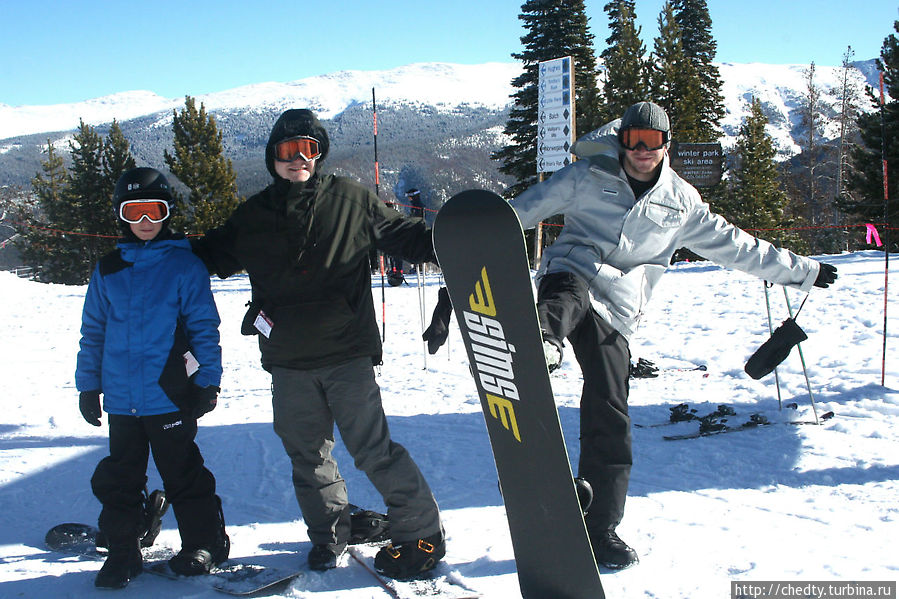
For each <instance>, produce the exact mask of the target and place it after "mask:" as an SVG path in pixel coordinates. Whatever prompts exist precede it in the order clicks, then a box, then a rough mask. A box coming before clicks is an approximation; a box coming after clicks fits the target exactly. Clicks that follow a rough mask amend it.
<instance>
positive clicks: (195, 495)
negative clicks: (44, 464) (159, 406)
mask: <svg viewBox="0 0 899 599" xmlns="http://www.w3.org/2000/svg"><path fill="white" fill-rule="evenodd" d="M196 436H197V421H196V419H194V418H191V417H189V416H186V415H184V414H183V413H182V412H172V413H169V414H160V415H158V416H141V417H136V416H122V415H117V414H109V456H107V457H105V458H103V459H102V460H101V461H100V463H99V464H98V465H97V468H96V470H95V471H94V475H93V477H92V478H91V487H92V489H93V491H94V495H96V497H97V499H99V500H100V503H102V504H103V510H102V511H101V512H100V518H99V527H100V530H102V531H103V532H104V533H105V534H106V536H107V538H109V540H110V543H115V542H117V541H126V540H131V539H134V538H136V537H137V536H138V534H139V533H140V532H141V531H140V528H141V525H142V519H143V495H142V491H143V490H144V486H145V485H146V484H147V462H148V459H149V454H150V450H151V449H152V450H153V461H154V462H155V463H156V469H157V470H158V471H159V475H160V476H161V477H162V484H163V487H164V489H165V494H166V499H167V500H168V501H169V503H170V504H171V506H172V511H173V512H174V513H175V518H176V519H177V521H178V530H179V531H180V533H181V544H182V547H184V548H189V549H195V548H210V547H214V546H215V545H214V543H215V542H216V539H217V538H218V536H217V535H218V533H219V531H221V529H222V527H223V525H224V522H223V521H222V520H223V519H222V516H221V501H220V500H219V498H218V496H217V495H216V494H215V478H214V477H213V475H212V473H211V472H210V471H209V470H208V469H206V467H205V466H204V465H203V457H202V456H201V455H200V449H199V448H198V447H197V445H196V443H194V439H195V438H196Z"/></svg>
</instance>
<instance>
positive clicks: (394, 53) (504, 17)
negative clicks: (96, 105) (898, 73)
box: [0, 0, 899, 106]
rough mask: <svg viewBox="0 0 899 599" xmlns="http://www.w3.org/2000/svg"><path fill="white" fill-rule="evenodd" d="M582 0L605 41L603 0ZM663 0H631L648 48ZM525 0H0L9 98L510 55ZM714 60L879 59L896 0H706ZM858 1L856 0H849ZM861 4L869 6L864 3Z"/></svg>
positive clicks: (0, 72)
mask: <svg viewBox="0 0 899 599" xmlns="http://www.w3.org/2000/svg"><path fill="white" fill-rule="evenodd" d="M606 1H607V0H587V2H586V6H587V13H588V16H589V17H590V30H591V32H592V33H593V34H594V36H595V37H596V47H597V52H599V51H601V50H602V49H603V48H604V47H605V38H606V37H607V35H608V29H607V19H606V14H605V12H604V11H603V6H604V5H605V3H606ZM663 1H664V0H636V10H637V17H638V22H639V24H640V25H641V27H642V35H643V39H644V42H645V44H646V46H647V50H651V48H652V39H653V38H654V37H655V36H656V35H657V34H658V16H659V12H660V11H661V7H662V4H663ZM521 4H522V0H453V1H446V0H440V1H438V2H432V1H430V0H417V1H414V2H413V1H407V0H388V1H380V2H379V1H377V0H364V1H363V0H330V1H329V0H324V1H318V2H296V1H295V0H282V1H281V2H276V3H268V2H266V3H261V2H260V3H258V4H257V3H256V2H250V1H247V0H238V1H233V0H216V1H212V0H154V1H153V2H148V3H143V2H128V1H126V0H81V1H75V0H70V1H60V0H45V1H43V2H30V1H27V0H0V14H2V19H0V56H2V57H3V58H2V60H0V103H3V104H8V105H12V106H18V105H27V104H59V103H67V102H77V101H81V100H86V99H90V98H96V97H100V96H104V95H108V94H112V93H115V92H119V91H127V90H138V89H140V90H150V91H153V92H156V93H158V94H160V95H162V96H165V97H168V98H180V97H182V96H184V95H192V96H196V95H200V94H204V93H209V92H215V91H221V90H225V89H229V88H233V87H237V86H240V85H246V84H250V83H260V82H264V81H292V80H295V79H302V78H304V77H310V76H314V75H321V74H325V73H330V72H333V71H339V70H345V69H356V70H380V69H389V68H393V67H397V66H401V65H404V64H409V63H413V62H432V61H440V62H456V63H462V64H478V63H483V62H496V61H498V62H511V61H512V58H511V56H510V55H511V53H513V52H518V51H520V50H521V44H520V39H519V38H520V37H521V36H522V35H523V34H524V31H523V29H522V28H521V23H520V21H519V20H518V14H519V12H520V8H521ZM707 4H708V7H709V13H710V15H711V17H712V27H713V29H712V34H713V36H714V37H715V40H716V41H717V43H718V55H717V57H716V60H717V61H718V62H737V63H745V62H763V63H776V64H791V63H792V64H809V63H810V62H812V61H814V62H815V63H816V64H817V65H820V66H828V65H832V66H836V65H839V64H840V63H841V62H842V57H843V54H844V53H845V52H846V49H847V47H848V46H850V45H851V46H852V48H853V50H854V52H855V59H856V60H866V59H869V58H875V57H877V56H879V54H880V48H881V45H882V43H883V40H884V38H885V37H887V36H888V35H890V34H891V33H894V30H893V27H892V24H893V21H894V20H896V19H899V12H897V4H896V3H895V2H894V1H893V0H889V1H888V0H862V1H861V2H859V3H855V2H849V1H848V0H817V1H812V0H738V1H735V0H708V2H707ZM851 5H855V6H851ZM859 6H862V7H863V8H861V9H860V8H859Z"/></svg>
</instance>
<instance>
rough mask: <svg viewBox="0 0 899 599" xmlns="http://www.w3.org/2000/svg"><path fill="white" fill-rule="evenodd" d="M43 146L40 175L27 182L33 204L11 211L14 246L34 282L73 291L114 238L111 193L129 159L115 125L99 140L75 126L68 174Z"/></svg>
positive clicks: (91, 130)
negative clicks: (14, 213)
mask: <svg viewBox="0 0 899 599" xmlns="http://www.w3.org/2000/svg"><path fill="white" fill-rule="evenodd" d="M47 145H48V150H47V154H48V157H47V160H46V161H45V162H43V163H42V165H41V168H42V174H37V175H35V177H34V178H33V179H32V182H31V186H32V190H33V192H34V195H33V200H30V201H26V202H24V203H22V204H21V205H20V206H19V207H18V209H17V210H18V212H17V220H18V221H19V222H20V223H21V228H20V231H19V232H20V234H21V243H17V246H18V247H20V248H21V251H22V257H23V259H24V260H25V262H26V264H28V265H29V266H31V267H33V268H34V272H35V278H36V279H37V280H39V281H44V282H48V283H64V284H71V285H77V284H81V283H85V282H87V281H88V279H89V278H90V275H91V272H92V271H93V268H94V265H95V264H96V263H97V261H98V260H99V259H100V258H101V257H102V256H103V255H104V254H106V253H107V252H108V251H110V250H111V249H112V248H113V246H114V243H115V239H116V238H117V237H118V236H119V233H120V231H119V229H118V220H117V219H116V216H115V213H114V212H113V209H112V189H113V186H114V185H115V181H116V180H117V179H118V177H119V175H120V174H121V172H122V171H123V170H125V169H127V168H131V167H133V166H134V158H133V157H132V156H131V154H130V152H129V150H128V142H127V141H126V140H125V138H124V136H123V135H122V132H121V129H120V128H119V127H118V124H116V123H113V126H112V127H111V128H110V133H109V135H108V136H107V138H106V139H105V140H104V139H102V138H101V137H100V135H99V134H98V133H97V132H96V130H95V129H94V128H93V127H91V126H90V125H86V124H85V123H84V122H83V121H81V122H80V124H79V128H78V131H77V132H76V133H75V135H74V136H73V138H72V141H70V142H69V149H70V153H71V157H72V166H71V168H70V169H69V170H66V168H65V165H64V162H63V158H62V157H61V156H60V155H59V154H58V153H57V152H56V149H55V148H54V147H53V144H51V143H49V142H48V144H47Z"/></svg>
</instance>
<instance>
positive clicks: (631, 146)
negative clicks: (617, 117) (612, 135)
mask: <svg viewBox="0 0 899 599" xmlns="http://www.w3.org/2000/svg"><path fill="white" fill-rule="evenodd" d="M618 140H619V141H620V142H621V145H622V146H624V148H625V149H627V150H636V149H637V147H638V146H639V145H640V144H643V147H644V148H646V149H647V150H660V149H662V148H664V147H665V144H667V143H668V133H666V132H665V131H658V130H656V129H638V128H634V127H632V128H630V129H624V130H622V131H619V132H618Z"/></svg>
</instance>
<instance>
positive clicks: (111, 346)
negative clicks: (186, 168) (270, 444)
mask: <svg viewBox="0 0 899 599" xmlns="http://www.w3.org/2000/svg"><path fill="white" fill-rule="evenodd" d="M172 204H173V201H172V195H171V191H170V188H169V184H168V182H167V181H166V179H165V177H164V176H163V175H162V174H161V173H159V172H158V171H156V170H154V169H151V168H135V169H132V170H129V171H127V172H126V173H124V174H123V175H122V176H121V177H120V178H119V180H118V182H117V183H116V186H115V191H114V193H113V207H114V209H115V214H116V216H117V217H118V220H119V224H120V226H121V229H122V234H123V237H122V239H120V240H119V242H118V249H116V250H115V251H113V252H111V253H109V254H107V255H106V256H104V257H103V258H101V259H100V261H99V263H98V264H97V267H96V268H95V269H94V272H93V275H92V276H91V280H90V284H89V285H88V288H87V294H86V296H85V298H84V312H83V315H82V325H81V349H80V351H79V352H78V364H77V369H76V372H75V384H76V386H77V388H78V390H79V391H80V392H81V393H80V399H79V406H80V409H81V414H82V415H83V416H84V419H85V420H86V421H87V422H88V423H90V424H92V425H94V426H100V414H101V411H100V395H101V394H102V395H103V409H104V410H105V411H106V412H107V413H108V415H109V416H108V419H109V456H108V457H106V458H104V459H103V460H101V461H100V463H99V464H98V465H97V469H96V471H95V472H94V475H93V478H91V486H92V488H93V491H94V494H95V495H96V496H97V499H99V500H100V502H101V503H102V504H103V510H102V511H101V513H100V519H99V527H100V532H102V533H103V534H104V535H105V537H106V539H107V543H108V549H109V555H108V557H107V559H106V562H105V563H104V564H103V567H102V568H101V569H100V572H99V573H98V574H97V578H96V580H95V584H96V586H98V587H102V588H121V587H124V586H126V585H127V584H128V582H129V581H130V580H131V578H133V577H135V576H137V575H138V574H140V573H141V570H142V558H141V552H140V536H141V535H142V534H143V533H144V532H145V531H146V522H145V515H144V488H145V485H146V482H147V476H146V472H147V460H148V457H149V453H150V450H151V449H152V450H153V461H154V462H155V463H156V467H157V469H158V470H159V474H160V476H161V477H162V481H163V483H164V485H165V491H166V499H167V500H168V502H169V503H170V504H171V505H172V510H173V511H174V513H175V518H176V519H177V520H178V530H179V531H180V533H181V551H180V552H179V553H178V555H176V556H175V557H173V558H172V559H171V560H170V561H169V564H170V566H171V568H172V570H173V571H175V572H177V573H178V574H183V575H185V576H191V575H196V574H205V573H207V572H208V571H209V569H210V568H211V567H212V566H213V565H215V564H219V563H221V562H223V561H225V560H226V559H228V553H229V549H230V542H229V539H228V535H227V534H226V533H225V520H224V516H223V514H222V507H221V500H220V499H219V497H218V496H217V495H216V494H215V478H214V477H213V476H212V473H211V472H209V470H207V469H206V468H205V467H204V466H203V458H202V456H201V455H200V450H199V449H198V448H197V445H196V443H194V439H195V437H196V434H197V418H199V417H200V416H202V415H203V414H205V413H207V412H209V411H210V410H212V409H214V408H215V406H216V397H217V394H218V391H219V384H220V380H221V376H222V350H221V348H220V347H219V332H218V326H219V315H218V311H217V310H216V307H215V301H214V300H213V297H212V291H211V290H210V287H209V275H208V273H207V272H206V269H205V268H204V267H203V263H202V262H201V261H200V260H199V259H197V257H196V256H194V255H193V253H191V251H190V244H189V243H188V241H187V239H186V238H185V237H184V236H183V235H179V234H175V233H173V232H172V231H170V230H169V228H168V218H169V215H170V213H171V207H172ZM188 350H190V352H191V354H192V355H193V356H194V357H195V358H196V361H197V362H199V369H198V370H197V372H196V374H195V375H194V376H193V378H192V379H191V381H190V382H189V381H188V375H187V372H186V370H185V358H184V357H183V355H184V353H185V352H186V351H188ZM179 407H180V409H179Z"/></svg>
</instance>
